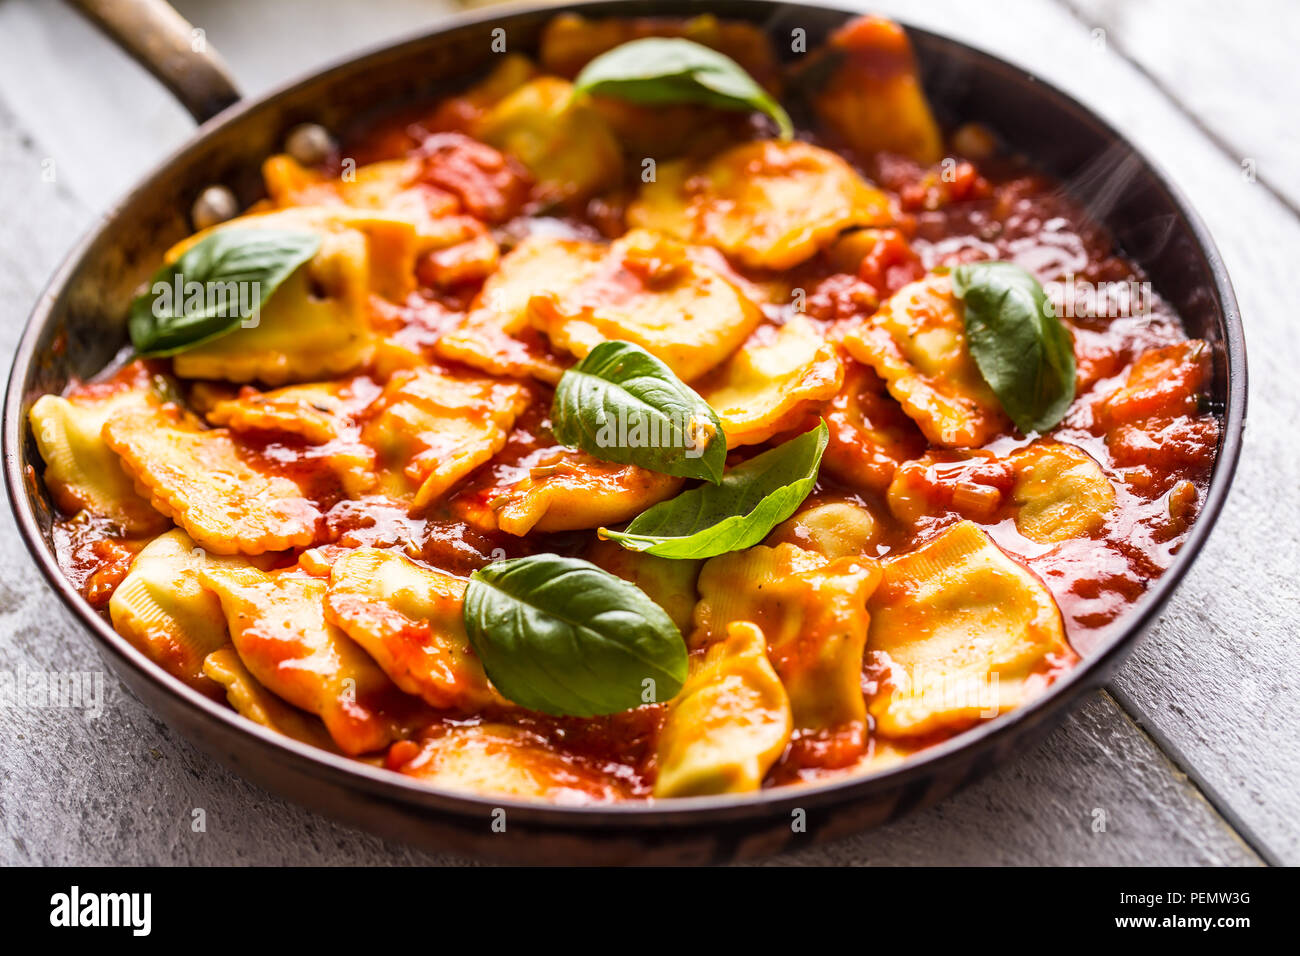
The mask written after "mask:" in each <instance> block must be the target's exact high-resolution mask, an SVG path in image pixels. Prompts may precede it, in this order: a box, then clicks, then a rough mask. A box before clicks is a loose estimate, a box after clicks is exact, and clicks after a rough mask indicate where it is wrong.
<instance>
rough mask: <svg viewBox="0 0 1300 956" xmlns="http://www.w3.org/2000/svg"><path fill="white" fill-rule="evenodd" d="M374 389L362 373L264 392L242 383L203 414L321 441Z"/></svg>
mask: <svg viewBox="0 0 1300 956" xmlns="http://www.w3.org/2000/svg"><path fill="white" fill-rule="evenodd" d="M361 383H365V384H361ZM367 385H368V386H369V387H368V388H367V387H366V386H367ZM376 391H377V390H376V388H375V386H374V385H373V384H371V383H370V382H369V380H368V379H360V380H358V381H357V382H355V383H354V382H350V381H346V380H341V381H333V382H313V383H311V384H309V385H290V386H288V387H286V388H278V389H274V390H273V391H269V392H259V391H257V390H256V389H253V388H247V387H246V388H244V389H242V390H241V391H240V393H239V395H238V396H237V397H235V398H223V399H218V400H216V401H215V402H213V403H212V405H211V407H210V408H209V409H208V410H207V412H206V413H205V417H206V418H207V420H208V422H209V423H211V424H213V425H227V426H229V427H230V429H231V430H232V431H237V432H245V431H274V432H285V433H286V434H289V435H298V436H301V437H302V438H304V439H306V440H307V441H309V442H313V443H315V444H323V443H324V442H327V441H332V440H335V439H339V438H342V437H343V435H344V433H345V431H346V430H347V427H348V425H349V424H350V422H349V417H350V414H351V413H354V412H356V411H359V410H360V408H362V407H364V406H365V405H366V404H368V403H369V401H371V400H372V399H373V398H374V396H375V392H376Z"/></svg>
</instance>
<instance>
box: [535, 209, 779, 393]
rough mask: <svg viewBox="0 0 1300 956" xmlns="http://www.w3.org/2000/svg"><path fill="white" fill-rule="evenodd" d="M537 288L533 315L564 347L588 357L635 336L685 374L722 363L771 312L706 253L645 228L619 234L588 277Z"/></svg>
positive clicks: (634, 339)
mask: <svg viewBox="0 0 1300 956" xmlns="http://www.w3.org/2000/svg"><path fill="white" fill-rule="evenodd" d="M537 289H538V292H537V294H535V295H534V296H533V297H532V299H531V300H530V302H529V304H528V317H529V319H530V321H531V322H532V324H533V325H534V326H535V327H536V328H538V329H539V330H541V331H542V332H545V333H546V335H547V337H548V338H549V339H550V340H551V342H552V343H553V344H554V345H555V346H556V347H557V348H561V349H564V350H565V351H568V352H572V353H573V354H574V355H576V356H578V357H579V358H581V357H582V356H584V355H586V354H587V353H588V352H590V351H591V350H592V349H593V348H595V347H596V346H597V345H599V344H600V343H601V342H605V341H608V340H610V339H621V340H624V341H627V342H633V343H635V344H636V345H640V346H641V347H642V348H644V349H645V350H646V351H647V352H649V353H651V354H652V355H654V356H656V357H657V358H659V359H661V360H662V361H663V362H664V364H665V365H667V366H668V367H669V368H671V369H672V370H673V371H674V372H675V373H676V374H677V376H678V377H679V378H681V379H683V380H684V381H690V380H691V379H694V378H697V377H699V376H700V375H703V374H704V373H705V372H707V371H709V370H710V369H711V368H713V367H715V366H716V365H718V364H720V363H721V362H722V361H723V360H724V359H725V358H726V357H727V356H728V355H729V354H730V353H731V352H733V351H734V350H735V349H737V348H739V347H740V345H741V344H742V343H743V342H744V341H745V339H746V338H747V337H748V336H749V334H750V332H752V331H753V330H754V328H755V327H756V326H757V325H758V323H759V322H760V321H761V320H762V317H763V315H762V312H761V310H760V309H759V307H758V305H757V304H755V303H754V302H752V301H751V300H750V299H749V298H748V297H747V296H746V295H745V294H744V292H742V291H741V289H740V287H739V286H738V285H737V284H736V283H734V282H732V281H731V280H730V279H729V278H728V277H727V276H725V275H723V274H722V273H721V272H718V271H717V270H715V269H713V268H711V267H710V265H709V264H708V262H707V258H706V256H704V255H702V254H701V253H700V252H698V251H696V250H693V249H691V248H690V247H689V246H685V245H683V244H681V243H679V242H676V241H674V240H672V239H669V238H667V237H664V236H658V235H655V234H654V233H651V232H647V231H645V230H633V231H632V232H629V233H628V234H626V235H625V236H623V237H622V238H620V239H619V240H617V241H616V242H614V243H613V245H611V246H610V248H609V251H608V253H607V254H606V255H605V256H604V257H603V258H602V260H601V262H600V264H599V267H598V268H596V269H595V270H593V271H592V272H591V273H589V274H588V275H587V276H585V277H584V278H583V279H582V281H580V282H578V283H575V284H568V285H562V286H561V288H560V289H559V290H555V291H552V290H550V288H549V286H548V285H542V286H540V287H537ZM541 290H547V291H541Z"/></svg>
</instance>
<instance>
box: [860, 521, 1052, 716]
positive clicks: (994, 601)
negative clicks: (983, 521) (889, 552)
mask: <svg viewBox="0 0 1300 956" xmlns="http://www.w3.org/2000/svg"><path fill="white" fill-rule="evenodd" d="M868 609H869V610H870V613H871V629H870V633H869V636H868V640H867V653H868V656H869V660H870V661H874V664H875V667H876V669H877V670H878V671H879V673H880V680H879V681H878V686H877V689H876V692H875V693H874V694H873V695H872V697H871V701H870V704H869V705H868V706H869V710H870V712H871V716H872V717H873V718H875V721H876V729H877V732H878V733H879V734H881V735H882V736H884V737H890V738H900V737H901V738H917V737H924V736H926V735H928V734H934V733H939V732H942V731H948V732H952V731H958V730H964V729H966V728H967V727H969V726H971V725H972V724H974V723H976V722H978V721H979V720H981V719H986V718H989V717H996V716H997V715H998V714H1000V713H1005V712H1006V711H1008V710H1012V709H1014V708H1015V707H1017V706H1019V705H1020V704H1021V703H1022V702H1023V701H1024V700H1025V699H1026V698H1027V697H1029V696H1031V695H1032V694H1034V693H1035V692H1037V691H1041V690H1042V689H1044V688H1045V687H1046V686H1047V678H1048V674H1049V672H1051V671H1052V670H1054V669H1057V668H1064V667H1068V666H1069V665H1070V664H1071V663H1072V662H1073V660H1074V652H1073V651H1072V650H1071V649H1070V645H1069V644H1068V643H1067V642H1066V639H1065V628H1064V625H1063V624H1062V622H1061V612H1060V610H1059V609H1058V608H1057V606H1056V601H1055V600H1054V599H1053V597H1052V594H1051V592H1050V591H1048V589H1047V587H1046V586H1045V585H1044V584H1043V583H1042V581H1040V580H1039V579H1038V578H1037V577H1035V576H1034V575H1033V574H1031V573H1030V572H1029V571H1028V570H1026V569H1025V568H1024V567H1022V566H1021V565H1020V564H1018V563H1017V562H1015V561H1013V560H1012V559H1011V558H1009V557H1007V555H1006V554H1005V553H1003V551H1002V549H1001V548H999V547H998V546H997V545H996V544H994V543H993V541H992V540H991V539H990V538H989V537H988V535H986V534H985V533H984V532H983V531H981V530H980V529H979V526H978V525H976V524H974V523H973V522H970V521H961V522H959V523H957V524H955V525H953V526H952V527H950V528H949V529H948V530H946V531H944V532H943V533H942V534H940V535H939V536H938V537H936V538H934V539H933V540H931V541H929V542H927V543H926V544H924V545H922V546H921V547H919V548H917V549H916V550H915V551H910V552H908V553H906V554H902V555H899V556H898V557H896V558H892V559H890V560H887V561H885V562H884V573H883V576H882V577H881V580H880V586H879V587H878V588H876V591H875V593H874V594H873V595H872V596H871V600H870V602H869V603H868Z"/></svg>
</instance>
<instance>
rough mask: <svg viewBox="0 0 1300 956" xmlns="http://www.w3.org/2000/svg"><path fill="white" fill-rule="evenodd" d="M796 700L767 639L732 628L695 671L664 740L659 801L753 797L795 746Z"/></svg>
mask: <svg viewBox="0 0 1300 956" xmlns="http://www.w3.org/2000/svg"><path fill="white" fill-rule="evenodd" d="M793 728H794V721H793V718H792V717H791V713H790V699H789V697H788V696H787V695H786V692H785V688H784V687H783V686H782V685H781V681H780V680H779V679H778V678H777V676H776V672H775V671H774V670H773V669H772V665H771V663H770V662H769V661H768V659H767V646H766V642H765V640H764V637H763V632H762V631H761V630H760V629H759V628H758V626H757V625H756V624H752V623H750V622H749V621H736V622H733V623H732V624H730V625H728V628H727V636H726V637H724V638H723V639H721V640H719V641H716V642H714V643H713V644H711V645H710V646H709V648H708V650H707V651H706V652H705V653H704V655H703V656H702V657H697V658H696V659H695V660H694V661H693V662H692V666H691V673H690V676H689V677H687V679H686V683H685V684H683V685H682V689H681V690H680V691H679V692H678V694H677V696H676V697H674V698H673V700H672V701H671V703H669V705H668V713H667V715H666V716H665V718H664V725H663V729H662V730H661V731H660V733H659V744H658V764H659V776H658V778H657V779H656V780H655V787H654V795H655V796H656V797H698V796H707V795H709V794H718V793H750V792H753V791H756V790H758V789H759V787H760V786H762V783H763V777H764V776H766V774H767V771H768V770H769V769H770V768H771V766H772V764H773V763H775V762H776V759H777V758H778V757H780V756H781V754H782V752H783V751H784V750H785V747H786V744H788V743H789V742H790V734H791V732H792V730H793Z"/></svg>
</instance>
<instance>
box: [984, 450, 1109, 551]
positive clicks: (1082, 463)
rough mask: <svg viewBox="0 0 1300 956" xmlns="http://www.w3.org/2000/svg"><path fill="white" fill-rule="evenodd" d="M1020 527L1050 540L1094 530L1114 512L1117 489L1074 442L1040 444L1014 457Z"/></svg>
mask: <svg viewBox="0 0 1300 956" xmlns="http://www.w3.org/2000/svg"><path fill="white" fill-rule="evenodd" d="M1010 463H1011V465H1012V467H1013V468H1014V470H1015V476H1016V483H1015V486H1014V488H1013V489H1012V492H1011V494H1012V498H1013V500H1014V501H1015V504H1016V508H1017V510H1016V528H1017V529H1018V530H1019V531H1020V533H1021V534H1022V535H1024V536H1025V537H1026V538H1028V539H1029V540H1030V541H1037V542H1038V543H1039V544H1052V543H1055V542H1058V541H1067V540H1069V539H1070V538H1084V537H1090V536H1092V535H1094V534H1096V533H1097V532H1098V531H1100V530H1101V528H1102V527H1103V526H1104V525H1105V524H1106V520H1107V518H1109V517H1110V514H1111V512H1112V511H1114V510H1115V489H1114V488H1113V487H1112V486H1111V483H1110V479H1109V478H1107V477H1106V475H1105V473H1104V472H1103V471H1102V470H1101V466H1100V465H1099V464H1097V462H1096V461H1095V460H1094V459H1093V458H1092V456H1091V455H1089V454H1088V453H1087V452H1085V451H1084V450H1083V449H1081V448H1078V447H1076V446H1074V445H1067V444H1063V443H1060V442H1038V443H1035V444H1033V445H1030V446H1029V447H1028V448H1025V449H1023V450H1021V451H1018V452H1016V453H1015V454H1014V455H1012V456H1011V457H1010Z"/></svg>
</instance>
